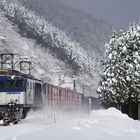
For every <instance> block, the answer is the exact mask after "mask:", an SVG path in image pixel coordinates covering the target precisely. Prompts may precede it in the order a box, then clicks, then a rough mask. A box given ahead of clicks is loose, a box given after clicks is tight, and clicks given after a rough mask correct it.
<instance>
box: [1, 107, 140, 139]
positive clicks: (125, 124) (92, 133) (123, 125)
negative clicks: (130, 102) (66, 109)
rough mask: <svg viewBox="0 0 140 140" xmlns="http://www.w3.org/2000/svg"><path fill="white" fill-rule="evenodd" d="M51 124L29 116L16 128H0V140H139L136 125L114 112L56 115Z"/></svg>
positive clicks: (40, 116) (139, 129) (43, 118)
mask: <svg viewBox="0 0 140 140" xmlns="http://www.w3.org/2000/svg"><path fill="white" fill-rule="evenodd" d="M35 114H36V115H35ZM74 118H75V119H74ZM52 120H53V119H52ZM52 120H50V121H49V122H48V119H47V116H46V113H45V112H39V113H38V112H36V113H33V114H29V115H28V117H27V119H26V120H23V121H22V123H21V124H19V125H16V126H8V127H0V132H1V133H0V138H1V140H25V139H26V140H39V139H40V140H46V139H48V140H66V139H67V140H93V139H94V140H118V139H119V140H139V137H140V122H139V121H134V120H132V119H130V118H129V117H128V116H127V115H125V114H122V113H121V112H120V111H118V110H116V109H115V108H109V109H108V110H97V111H93V112H91V114H90V115H89V116H85V115H81V114H77V113H76V114H74V113H73V115H68V114H65V113H63V115H62V114H61V113H59V114H56V120H55V123H54V121H52ZM7 134H8V135H7Z"/></svg>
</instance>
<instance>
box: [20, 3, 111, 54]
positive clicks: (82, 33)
mask: <svg viewBox="0 0 140 140" xmlns="http://www.w3.org/2000/svg"><path fill="white" fill-rule="evenodd" d="M20 1H22V2H23V3H24V4H25V5H26V6H27V7H29V8H31V9H32V10H34V11H36V13H37V14H40V15H41V16H45V17H46V19H47V20H48V21H49V22H50V23H52V24H53V25H55V26H58V27H59V28H60V29H62V30H64V31H65V32H66V34H67V35H68V36H71V38H72V39H73V40H76V41H78V42H80V44H81V46H82V47H83V48H85V49H89V50H93V51H94V52H96V53H98V54H100V55H102V54H103V50H102V49H103V46H104V43H105V42H106V40H107V38H108V36H109V35H110V31H111V26H110V25H109V24H107V23H106V22H105V21H103V20H99V19H96V18H93V17H92V16H91V15H88V14H86V13H84V12H83V11H80V10H75V9H73V8H71V7H69V6H67V5H65V4H63V3H61V2H59V1H57V0H40V1H38V0H26V1H25V0H20Z"/></svg>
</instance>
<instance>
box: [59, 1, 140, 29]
mask: <svg viewBox="0 0 140 140" xmlns="http://www.w3.org/2000/svg"><path fill="white" fill-rule="evenodd" d="M60 1H64V2H65V3H66V4H69V5H71V6H72V7H74V8H80V9H83V10H84V11H86V12H88V13H90V14H92V15H93V16H94V17H97V18H100V19H104V20H105V21H107V22H108V23H111V24H113V25H115V26H117V27H119V28H123V29H126V28H127V26H128V24H129V22H132V21H138V20H139V19H140V0H60Z"/></svg>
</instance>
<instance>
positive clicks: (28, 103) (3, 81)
mask: <svg viewBox="0 0 140 140" xmlns="http://www.w3.org/2000/svg"><path fill="white" fill-rule="evenodd" d="M43 96H44V95H43V82H42V81H40V80H38V79H36V78H34V77H32V76H31V75H26V74H23V73H21V72H19V71H15V70H0V118H1V119H3V122H4V124H5V125H8V124H9V123H11V122H12V123H18V121H19V120H20V119H21V118H25V116H26V114H27V111H28V110H30V108H40V107H41V106H42V104H43V102H44V101H43V99H44V97H43Z"/></svg>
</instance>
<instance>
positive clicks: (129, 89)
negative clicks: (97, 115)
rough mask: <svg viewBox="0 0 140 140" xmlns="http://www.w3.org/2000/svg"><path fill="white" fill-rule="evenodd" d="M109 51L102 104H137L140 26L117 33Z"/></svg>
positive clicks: (139, 78) (109, 45)
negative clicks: (105, 102)
mask: <svg viewBox="0 0 140 140" xmlns="http://www.w3.org/2000/svg"><path fill="white" fill-rule="evenodd" d="M105 47H106V62H105V63H104V64H105V70H104V74H103V80H102V82H101V87H100V88H99V89H98V93H99V95H100V98H101V100H102V101H103V102H104V101H107V102H110V103H117V105H118V108H119V109H121V103H128V104H131V102H137V101H138V100H139V96H140V95H139V94H140V92H139V91H140V24H139V23H138V24H135V23H133V24H132V25H131V26H129V28H128V30H127V32H123V31H120V32H116V31H115V30H114V31H113V35H112V38H111V40H110V42H109V43H108V44H106V45H105Z"/></svg>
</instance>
